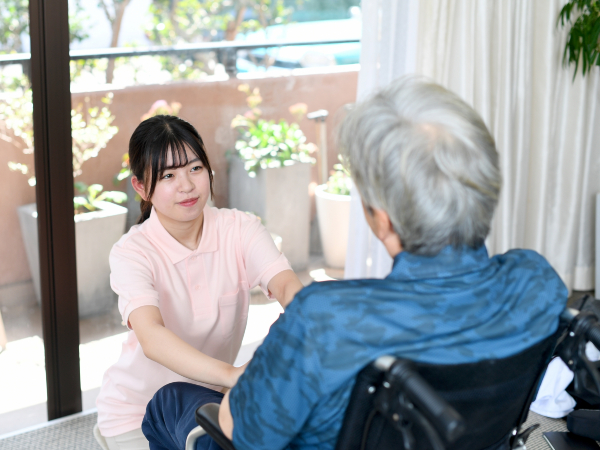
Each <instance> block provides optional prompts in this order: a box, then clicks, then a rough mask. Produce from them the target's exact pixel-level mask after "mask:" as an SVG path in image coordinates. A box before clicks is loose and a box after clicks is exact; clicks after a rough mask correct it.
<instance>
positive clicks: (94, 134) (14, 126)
mask: <svg viewBox="0 0 600 450" xmlns="http://www.w3.org/2000/svg"><path fill="white" fill-rule="evenodd" d="M0 92H2V93H3V95H2V97H0V139H2V140H4V141H6V142H9V143H11V144H12V145H14V146H15V147H17V148H19V149H21V150H22V151H23V153H25V154H31V153H33V151H34V140H33V117H32V112H33V103H32V96H31V87H30V85H29V81H28V80H27V78H26V77H24V76H21V77H18V78H11V79H8V78H2V79H0ZM112 98H113V95H112V93H109V94H107V95H106V96H105V97H104V98H102V100H101V101H102V103H103V104H104V106H102V107H99V106H91V105H90V99H89V97H86V98H85V99H84V101H83V103H80V104H79V105H77V106H76V107H75V108H74V109H73V110H71V132H72V137H73V147H72V153H73V177H77V176H79V175H81V173H82V165H83V163H84V162H86V161H88V160H89V159H91V158H95V157H97V156H98V154H99V152H100V150H102V149H103V148H105V147H106V145H107V144H108V142H109V141H110V140H111V139H112V138H113V137H114V136H115V134H117V132H118V131H119V129H118V127H116V126H114V125H112V123H113V121H114V119H115V116H114V115H113V114H112V113H111V112H110V109H109V106H110V105H111V103H112ZM9 130H10V131H11V132H12V136H11V135H10V134H9V133H8V131H9ZM8 167H9V169H11V170H13V171H18V172H21V173H22V174H23V175H29V179H28V183H29V185H31V186H35V175H34V174H33V173H32V172H33V171H32V170H31V169H30V167H29V166H28V165H27V164H23V163H20V162H14V161H10V162H9V163H8ZM92 186H96V187H97V186H100V191H101V190H102V186H101V185H97V184H94V185H92ZM96 187H94V188H93V189H92V191H90V194H89V195H88V196H87V197H86V198H90V199H92V200H93V199H94V198H96V196H97V195H98V192H96V190H97V189H96ZM113 194H114V193H112V192H109V193H106V195H104V196H101V197H102V200H108V201H113V200H112V199H113V198H122V196H121V197H120V196H119V195H118V194H114V195H113ZM122 195H125V194H122ZM125 198H126V195H125ZM77 201H80V200H77ZM96 201H100V200H99V199H98V198H96ZM74 202H76V201H75V200H74ZM89 204H90V205H92V203H89ZM80 206H81V205H80ZM80 206H78V205H77V203H75V208H76V209H78V208H79V207H80Z"/></svg>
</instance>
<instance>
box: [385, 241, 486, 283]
mask: <svg viewBox="0 0 600 450" xmlns="http://www.w3.org/2000/svg"><path fill="white" fill-rule="evenodd" d="M490 261H491V260H490V257H489V256H488V252H487V249H486V247H485V245H482V246H480V247H478V248H471V247H468V246H466V245H465V246H463V247H460V248H456V247H453V246H452V245H448V246H447V247H444V248H443V249H442V250H441V251H440V252H439V253H438V254H437V255H434V256H424V255H415V254H413V253H409V252H406V251H403V252H400V253H398V254H397V255H396V257H395V258H394V264H393V267H392V272H391V273H390V274H389V275H388V277H387V278H389V279H392V280H417V279H427V278H446V277H453V276H457V275H464V274H467V273H471V272H475V271H480V270H482V269H484V268H485V267H486V266H488V265H489V264H490Z"/></svg>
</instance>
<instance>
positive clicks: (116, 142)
mask: <svg viewBox="0 0 600 450" xmlns="http://www.w3.org/2000/svg"><path fill="white" fill-rule="evenodd" d="M357 78H358V68H357V67H353V66H346V67H339V68H327V69H325V70H323V71H315V70H297V71H291V72H290V74H288V75H279V76H277V75H275V76H268V77H267V76H261V77H258V76H254V77H251V76H246V77H245V79H232V80H222V81H204V82H189V83H177V84H165V85H150V86H134V87H127V88H121V89H115V88H113V89H111V90H110V92H113V93H114V99H113V104H112V106H111V111H112V112H113V114H114V115H115V116H116V119H115V122H114V124H115V125H117V126H118V127H119V133H118V134H117V135H116V136H115V137H114V138H113V139H112V140H111V141H110V142H109V144H108V146H107V147H106V148H105V149H103V150H102V151H101V152H100V155H99V156H98V157H97V158H93V159H91V160H89V161H87V162H86V163H85V164H84V165H83V167H82V170H83V174H82V175H81V176H79V177H77V181H84V182H86V183H88V184H90V183H100V184H103V185H104V187H105V188H108V189H119V190H124V188H125V187H124V185H123V184H122V185H120V186H119V187H118V188H115V187H114V186H113V183H112V179H113V176H114V175H115V174H116V173H118V171H119V170H120V167H121V158H122V156H123V154H124V153H126V152H127V146H128V142H129V137H130V136H131V133H132V132H133V130H134V129H135V127H136V126H137V125H138V124H139V122H140V117H141V116H142V115H143V114H144V113H146V112H147V111H148V109H149V108H150V106H151V105H152V103H154V102H155V101H156V100H159V99H164V100H166V101H167V102H175V101H177V102H180V103H181V104H182V105H183V106H182V108H181V111H180V114H179V115H180V116H181V117H182V118H184V119H186V120H188V121H189V122H191V123H192V124H193V125H195V126H196V128H197V129H198V131H199V132H200V134H201V136H202V138H203V140H204V142H205V144H206V147H207V150H208V155H209V158H210V162H211V165H212V167H213V170H214V171H215V204H216V206H219V207H226V206H227V199H228V192H227V189H228V188H227V184H228V183H227V160H226V157H225V152H226V151H227V150H229V149H231V148H232V147H233V143H234V142H235V138H236V132H235V131H234V130H231V128H230V123H231V119H233V117H235V115H236V114H240V113H244V112H245V111H246V110H247V108H246V103H245V95H244V94H243V93H242V92H239V91H238V90H237V87H238V85H239V84H241V83H248V84H249V85H250V87H251V88H254V87H258V88H259V89H260V91H261V94H262V96H263V104H262V105H261V109H262V111H263V117H264V118H268V119H271V118H272V119H280V118H284V119H287V120H290V121H291V120H293V117H292V116H291V114H290V113H289V111H288V107H289V106H291V105H293V104H295V103H299V102H303V103H306V104H307V105H308V111H309V112H310V111H315V110H317V109H326V110H328V111H329V113H330V118H329V120H328V142H329V144H328V150H329V151H328V154H329V156H328V159H329V165H330V166H331V165H333V164H334V163H335V162H336V161H337V149H336V148H335V141H334V138H333V136H334V131H333V129H334V124H335V123H336V122H339V120H340V118H341V117H343V114H344V110H343V107H344V105H345V104H347V103H352V102H354V101H355V98H356V85H357ZM106 92H108V91H107V90H104V91H96V92H83V93H75V94H73V96H72V98H73V105H74V106H75V105H77V104H78V103H80V102H82V101H83V99H84V98H85V97H89V98H90V101H91V103H92V104H100V99H101V98H102V97H103V96H104V95H105V94H106ZM300 126H301V128H302V130H303V131H304V132H305V134H306V136H307V137H308V140H309V141H310V142H315V143H317V140H316V139H317V138H316V132H315V125H314V123H313V122H311V121H309V120H307V119H304V120H303V121H302V122H301V123H300ZM8 161H18V162H24V163H28V164H29V165H30V167H33V156H32V155H23V154H22V153H21V152H20V151H19V150H17V149H16V148H14V147H13V146H12V145H11V144H9V143H7V142H5V141H2V140H0V174H1V176H0V207H1V209H0V211H1V215H0V236H1V239H0V287H1V286H6V285H10V284H13V283H19V282H23V281H27V280H29V279H31V274H30V273H29V268H28V266H27V260H26V256H25V250H24V247H23V242H22V238H21V231H20V228H19V222H18V217H17V211H16V208H17V207H18V206H20V205H23V204H26V203H31V202H33V201H35V190H34V188H32V187H30V186H29V185H28V184H27V177H26V176H23V175H21V174H20V173H16V172H12V171H9V170H8V167H7V162H8ZM316 174H317V171H316V168H313V179H314V180H316ZM313 211H314V207H313ZM313 214H314V212H313ZM6 287H8V286H6Z"/></svg>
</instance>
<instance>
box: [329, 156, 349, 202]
mask: <svg viewBox="0 0 600 450" xmlns="http://www.w3.org/2000/svg"><path fill="white" fill-rule="evenodd" d="M351 186H352V181H351V179H350V174H349V173H348V171H347V170H346V169H345V168H344V166H343V165H342V164H339V163H338V164H334V165H333V170H332V171H331V172H330V177H329V179H328V180H327V189H325V192H328V193H330V194H336V195H350V187H351Z"/></svg>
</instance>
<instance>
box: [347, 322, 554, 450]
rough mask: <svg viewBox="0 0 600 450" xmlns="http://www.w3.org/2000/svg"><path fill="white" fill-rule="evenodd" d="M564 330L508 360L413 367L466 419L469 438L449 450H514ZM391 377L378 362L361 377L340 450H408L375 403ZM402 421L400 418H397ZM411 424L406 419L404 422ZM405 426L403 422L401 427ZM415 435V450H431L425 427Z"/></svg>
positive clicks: (414, 426)
mask: <svg viewBox="0 0 600 450" xmlns="http://www.w3.org/2000/svg"><path fill="white" fill-rule="evenodd" d="M561 334H562V330H557V331H556V333H554V334H553V335H552V336H550V337H548V338H546V339H544V340H542V341H541V342H539V343H537V344H535V345H533V346H532V347H530V348H528V349H526V350H524V351H522V352H520V353H518V354H516V355H513V356H509V357H507V358H502V359H490V360H484V361H479V362H475V363H467V364H456V365H434V364H424V363H417V362H413V363H412V365H413V367H414V370H415V371H416V372H417V373H418V374H419V375H420V376H421V377H422V378H423V379H425V381H426V382H428V383H429V385H430V386H431V387H433V389H434V390H435V391H436V392H437V393H438V394H439V395H440V396H441V397H442V398H443V399H444V400H446V401H447V402H448V404H450V405H451V406H452V407H453V408H454V409H455V410H456V411H457V412H458V413H459V414H460V415H461V416H462V418H463V420H464V422H465V425H466V432H465V433H464V434H463V435H462V436H461V437H459V438H458V439H457V440H456V441H455V442H452V443H450V442H444V446H445V448H446V449H447V450H459V449H460V450H464V449H471V450H477V449H480V450H483V449H485V450H492V449H494V450H495V449H508V448H510V441H511V438H512V437H513V430H515V429H518V427H519V426H520V425H521V424H522V423H523V422H524V421H525V420H526V418H527V412H528V410H529V405H530V404H531V402H532V401H533V398H534V396H535V393H536V391H537V387H538V386H539V382H540V380H541V376H542V374H543V372H544V370H545V368H546V366H547V364H548V362H549V361H550V358H551V356H552V353H553V351H554V348H555V347H556V342H557V340H558V337H559V336H560V335H561ZM384 376H385V372H383V371H382V370H380V369H378V368H377V367H376V364H375V362H373V363H371V364H369V365H368V366H367V367H365V368H364V369H363V370H362V371H361V372H360V373H359V375H358V376H357V378H356V383H355V385H354V388H353V391H352V394H351V398H350V402H349V404H348V407H347V409H346V413H345V416H344V422H343V425H342V428H341V431H340V434H339V436H338V442H337V445H336V450H342V449H343V450H361V449H363V448H364V449H379V450H386V449H394V450H396V449H402V448H406V445H405V443H404V441H403V435H402V433H400V432H399V431H398V429H397V428H398V424H397V423H396V424H395V425H396V427H394V426H393V424H392V423H391V421H389V420H388V419H386V418H385V417H384V416H383V415H382V414H379V413H378V412H377V411H376V408H375V398H376V394H377V392H378V390H379V389H382V383H383V382H384ZM395 419H396V420H398V416H396V417H395ZM403 420H404V421H405V418H403V417H400V421H403ZM400 423H402V422H400ZM404 426H407V427H409V428H411V429H412V433H413V435H414V437H415V440H416V445H415V446H414V448H415V449H418V450H425V449H430V448H432V447H431V444H430V440H429V439H428V438H427V436H426V435H425V432H424V431H423V427H420V426H419V425H417V424H411V423H404Z"/></svg>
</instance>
